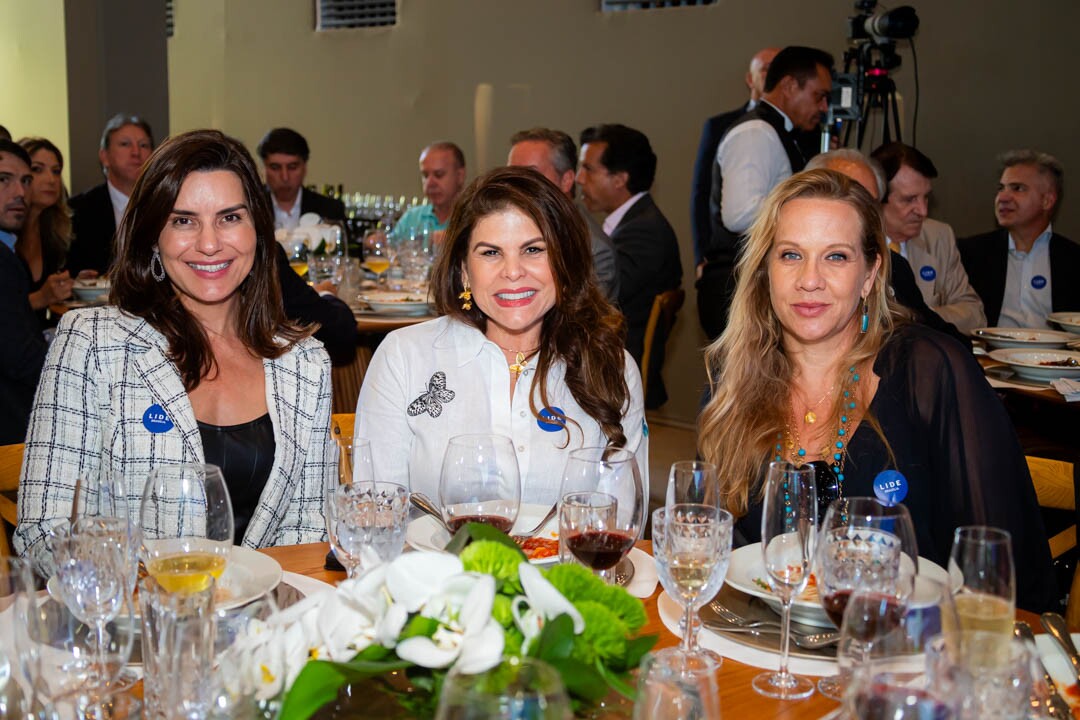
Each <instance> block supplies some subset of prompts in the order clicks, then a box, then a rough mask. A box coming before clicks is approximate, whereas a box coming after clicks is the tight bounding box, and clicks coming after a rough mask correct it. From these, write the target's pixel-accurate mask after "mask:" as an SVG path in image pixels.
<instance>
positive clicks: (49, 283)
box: [15, 137, 72, 321]
mask: <svg viewBox="0 0 1080 720" xmlns="http://www.w3.org/2000/svg"><path fill="white" fill-rule="evenodd" d="M19 145H21V146H22V147H23V149H25V150H26V152H27V153H28V154H29V155H30V172H31V173H32V174H33V176H34V179H33V182H32V183H31V185H30V192H29V193H28V194H27V198H26V201H27V205H28V212H27V215H26V221H25V222H24V223H23V228H22V230H20V231H19V237H18V240H17V241H16V243H15V253H16V254H17V255H18V256H19V257H20V258H22V261H23V262H24V263H25V264H26V268H27V270H28V271H29V273H30V307H32V308H33V309H34V310H37V311H40V312H39V313H38V314H39V316H40V317H41V319H42V321H44V320H45V312H44V311H45V309H46V308H47V307H49V305H52V304H53V303H58V302H61V301H62V300H66V299H67V298H68V297H70V296H71V285H72V282H71V276H70V275H69V274H68V272H67V271H66V270H64V269H63V267H64V263H65V262H66V260H67V251H68V246H69V245H70V244H71V210H70V209H69V208H68V205H67V190H66V189H65V188H64V181H63V178H62V177H61V173H62V172H63V170H64V156H63V154H62V153H61V152H60V149H59V148H58V147H56V146H55V145H53V144H52V143H51V142H49V141H48V140H46V139H45V138H41V137H28V138H23V139H22V140H20V141H19Z"/></svg>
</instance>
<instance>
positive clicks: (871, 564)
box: [817, 497, 919, 700]
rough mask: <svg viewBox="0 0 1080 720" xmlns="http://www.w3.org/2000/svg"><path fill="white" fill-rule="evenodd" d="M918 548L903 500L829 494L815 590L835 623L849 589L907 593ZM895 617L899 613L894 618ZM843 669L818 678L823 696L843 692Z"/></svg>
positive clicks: (839, 619)
mask: <svg viewBox="0 0 1080 720" xmlns="http://www.w3.org/2000/svg"><path fill="white" fill-rule="evenodd" d="M918 557H919V552H918V549H917V546H916V541H915V527H914V526H913V525H912V522H911V515H910V514H909V513H908V511H907V508H905V507H904V506H903V505H885V504H883V503H882V502H881V501H880V500H878V499H877V498H871V497H853V498H840V499H839V500H834V501H833V502H832V504H830V505H829V509H828V511H827V512H826V513H825V519H824V521H823V522H822V527H821V536H820V538H819V540H818V574H817V584H818V593H819V596H820V598H821V605H822V607H824V608H825V612H826V613H827V614H828V616H829V618H830V619H831V620H832V621H833V622H834V623H836V626H837V627H840V624H841V623H842V622H843V619H844V608H846V607H847V603H848V599H849V598H850V597H851V595H852V593H853V592H856V591H863V592H878V593H881V594H882V595H883V596H889V597H892V596H896V595H898V594H899V595H900V596H901V599H902V600H906V597H904V595H906V594H907V593H908V592H910V589H911V587H912V580H911V579H912V578H913V577H914V575H915V572H916V568H917V567H918ZM898 621H899V619H898ZM843 681H844V677H843V673H839V674H838V675H836V676H835V677H826V678H822V679H821V680H819V681H818V691H819V692H820V693H821V694H822V695H825V697H828V698H831V699H833V700H840V699H841V698H842V697H843V692H844V688H843Z"/></svg>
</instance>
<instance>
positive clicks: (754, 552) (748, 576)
mask: <svg viewBox="0 0 1080 720" xmlns="http://www.w3.org/2000/svg"><path fill="white" fill-rule="evenodd" d="M909 564H910V563H909ZM958 572H959V571H958V570H956V571H954V572H953V575H954V577H953V582H952V586H953V587H959V584H958V583H957V578H956V577H955V575H957V574H958ZM919 574H920V575H925V576H926V577H929V578H931V579H933V580H937V581H938V582H942V583H947V582H949V573H946V572H945V568H943V567H941V566H940V565H938V564H937V563H935V562H931V561H930V560H927V559H926V558H919ZM767 577H768V576H767V575H766V574H765V565H764V562H763V560H762V558H761V543H753V544H752V545H744V546H742V547H741V548H736V549H734V550H732V551H731V564H730V565H729V566H728V572H727V578H726V579H725V580H724V582H726V583H727V584H728V585H730V586H731V587H733V588H735V589H736V590H739V591H741V592H744V593H746V594H747V595H753V596H754V597H759V598H761V599H762V600H764V601H765V602H766V603H768V605H769V607H771V608H772V609H773V610H774V611H776V612H778V613H779V612H780V600H779V599H777V597H776V595H774V594H773V592H772V591H771V590H765V589H764V588H762V587H761V586H760V585H758V584H757V583H755V582H754V580H755V578H756V579H760V580H763V581H765V582H768V580H767ZM961 579H962V578H961ZM791 619H792V620H794V621H796V622H801V623H803V624H806V625H816V626H819V627H827V628H835V627H836V626H835V625H834V624H833V621H832V620H830V619H829V616H828V615H827V614H825V609H824V608H823V607H821V602H820V601H819V600H799V599H796V600H795V602H794V603H793V604H792V606H791Z"/></svg>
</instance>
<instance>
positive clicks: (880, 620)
mask: <svg viewBox="0 0 1080 720" xmlns="http://www.w3.org/2000/svg"><path fill="white" fill-rule="evenodd" d="M851 594H852V591H851V590H837V591H836V592H834V593H831V594H829V595H828V596H826V597H825V598H824V599H822V601H821V605H822V607H824V608H825V612H826V613H828V615H829V619H831V620H832V621H833V622H835V623H836V626H837V627H842V626H841V623H842V622H843V621H844V610H845V609H846V608H847V604H848V600H850V599H851ZM857 610H858V612H856V613H854V615H853V616H849V617H848V632H849V634H850V635H851V636H852V637H854V638H855V639H857V640H859V641H860V642H864V643H866V642H870V641H871V640H873V639H874V638H875V637H880V636H882V635H886V634H888V633H890V632H892V631H893V630H895V629H896V628H898V627H900V622H901V621H902V620H903V619H904V614H905V613H906V612H907V606H906V604H905V603H904V602H902V601H901V599H900V598H898V597H896V596H894V595H889V594H887V593H862V594H861V595H860V600H859V606H858V608H857Z"/></svg>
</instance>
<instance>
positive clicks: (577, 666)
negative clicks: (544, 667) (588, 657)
mask: <svg viewBox="0 0 1080 720" xmlns="http://www.w3.org/2000/svg"><path fill="white" fill-rule="evenodd" d="M547 662H548V664H550V665H551V666H552V667H553V668H555V669H556V670H558V671H559V675H561V676H562V681H563V685H565V686H566V691H567V692H568V693H570V694H571V695H573V696H575V697H579V698H583V699H585V700H588V701H589V702H596V701H598V700H600V699H601V698H603V697H604V696H605V695H607V694H608V683H607V682H606V681H605V680H604V677H603V676H602V675H601V674H600V673H598V672H597V671H596V668H595V667H593V666H592V665H586V664H585V663H583V662H578V661H577V660H573V659H571V658H563V659H559V660H548V661H547Z"/></svg>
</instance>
